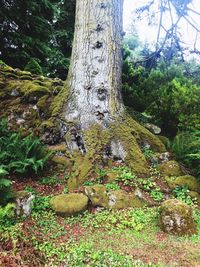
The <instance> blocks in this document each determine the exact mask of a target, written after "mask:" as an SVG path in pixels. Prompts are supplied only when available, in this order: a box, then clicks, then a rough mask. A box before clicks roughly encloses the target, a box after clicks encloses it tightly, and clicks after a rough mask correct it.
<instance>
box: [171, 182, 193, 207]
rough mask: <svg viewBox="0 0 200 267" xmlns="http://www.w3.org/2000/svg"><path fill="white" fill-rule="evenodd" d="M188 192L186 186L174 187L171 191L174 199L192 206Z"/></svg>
mask: <svg viewBox="0 0 200 267" xmlns="http://www.w3.org/2000/svg"><path fill="white" fill-rule="evenodd" d="M189 192H190V190H189V189H188V187H187V186H176V188H175V189H174V190H173V191H172V193H173V194H174V196H175V198H177V199H179V200H181V201H183V202H185V203H186V204H188V205H193V204H194V202H193V200H192V197H191V196H190V195H188V193H189Z"/></svg>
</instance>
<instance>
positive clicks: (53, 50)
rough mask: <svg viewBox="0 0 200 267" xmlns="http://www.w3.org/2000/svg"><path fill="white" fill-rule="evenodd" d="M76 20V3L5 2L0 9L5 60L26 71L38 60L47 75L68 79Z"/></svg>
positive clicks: (45, 0)
mask: <svg viewBox="0 0 200 267" xmlns="http://www.w3.org/2000/svg"><path fill="white" fill-rule="evenodd" d="M74 20H75V1H73V0H63V1H58V0H41V1H39V2H38V1H36V0H34V1H32V0H27V1H26V2H23V3H22V2H21V1H19V0H17V1H3V2H2V3H1V10H0V28H1V31H0V54H1V58H2V60H3V61H5V63H6V64H8V65H10V66H12V67H17V68H21V69H23V68H24V67H25V65H26V64H27V62H28V61H29V60H30V59H31V58H37V59H38V60H39V63H40V65H41V67H42V69H43V73H44V74H50V73H51V76H54V77H55V75H56V76H59V77H60V78H62V79H65V78H66V74H67V70H68V67H69V57H70V54H71V43H72V38H73V30H74ZM37 74H39V73H37Z"/></svg>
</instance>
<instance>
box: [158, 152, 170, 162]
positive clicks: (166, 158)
mask: <svg viewBox="0 0 200 267" xmlns="http://www.w3.org/2000/svg"><path fill="white" fill-rule="evenodd" d="M169 158H170V154H169V152H164V153H161V154H160V155H159V160H160V161H161V163H164V162H167V161H169Z"/></svg>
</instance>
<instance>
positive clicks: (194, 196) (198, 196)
mask: <svg viewBox="0 0 200 267" xmlns="http://www.w3.org/2000/svg"><path fill="white" fill-rule="evenodd" d="M188 195H189V196H191V198H192V199H193V200H194V201H195V203H196V204H197V205H198V206H200V194H198V193H197V192H195V191H190V192H189V193H188Z"/></svg>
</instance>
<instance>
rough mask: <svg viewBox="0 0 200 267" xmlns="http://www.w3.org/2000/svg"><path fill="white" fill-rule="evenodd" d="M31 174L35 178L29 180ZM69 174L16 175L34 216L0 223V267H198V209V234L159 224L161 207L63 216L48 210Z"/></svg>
mask: <svg viewBox="0 0 200 267" xmlns="http://www.w3.org/2000/svg"><path fill="white" fill-rule="evenodd" d="M33 178H34V179H33ZM67 178H68V177H67V175H65V173H64V172H63V173H61V174H60V175H57V176H56V175H53V176H48V175H47V176H46V177H43V178H40V179H38V178H37V177H31V178H29V179H28V178H24V179H19V178H17V179H14V177H13V180H14V182H13V185H14V188H15V189H16V190H26V191H29V192H33V193H34V194H35V195H36V200H35V205H34V208H33V211H32V214H31V216H30V217H29V218H26V219H24V220H22V219H21V220H19V221H17V222H16V221H15V222H13V223H11V222H10V223H9V225H6V226H1V227H0V266H1V267H18V266H23V267H34V266H35V267H36V266H37V267H40V266H49V267H50V266H51V267H54V266H55V267H56V266H59V267H62V266H63V267H64V266H69V267H71V266H72V267H73V266H77V267H78V266H80V267H81V266H97V267H98V266H101V267H103V266H105V267H107V266H109V267H110V266H113V267H114V266H116V267H118V266H120V267H121V266H122V267H129V266H130V267H131V266H138V267H147V266H149V267H150V266H151V267H162V266H180V267H184V266H187V267H197V266H200V210H197V209H196V210H194V217H195V220H196V223H197V234H196V235H193V236H184V237H177V236H172V235H168V234H166V233H164V232H162V231H161V230H160V228H159V208H158V207H152V208H140V209H126V210H115V211H111V210H105V209H101V208H92V207H91V208H89V210H87V211H85V212H84V213H83V214H81V215H77V216H73V217H68V218H62V217H59V216H57V215H55V214H54V212H52V211H51V209H50V208H49V200H50V198H51V196H52V195H54V194H58V193H61V192H65V193H67V192H66V191H67V187H66V180H67Z"/></svg>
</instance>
